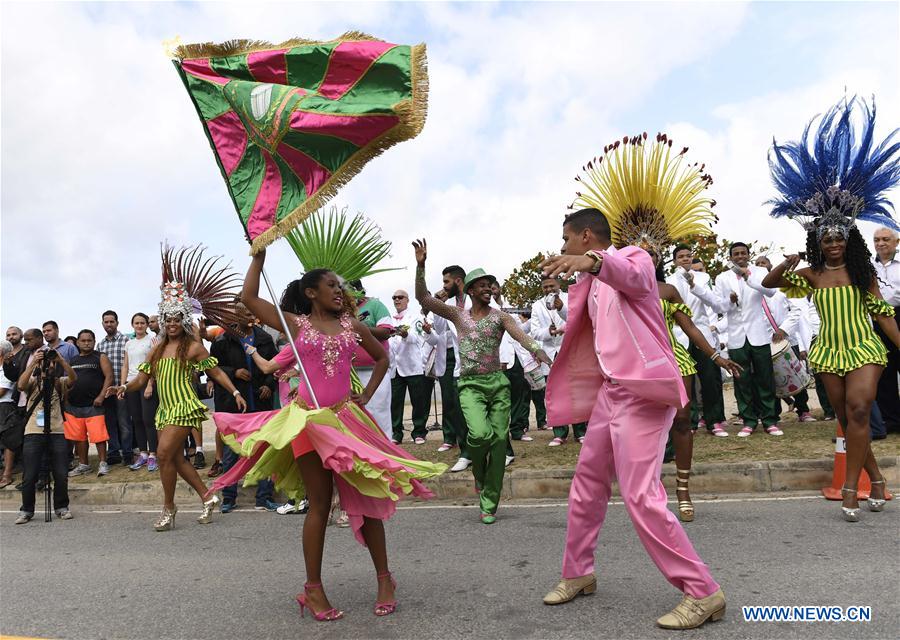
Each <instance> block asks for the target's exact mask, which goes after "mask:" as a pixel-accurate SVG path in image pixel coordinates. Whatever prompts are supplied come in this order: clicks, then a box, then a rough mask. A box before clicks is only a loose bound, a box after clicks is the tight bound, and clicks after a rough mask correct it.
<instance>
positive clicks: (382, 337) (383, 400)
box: [347, 280, 394, 438]
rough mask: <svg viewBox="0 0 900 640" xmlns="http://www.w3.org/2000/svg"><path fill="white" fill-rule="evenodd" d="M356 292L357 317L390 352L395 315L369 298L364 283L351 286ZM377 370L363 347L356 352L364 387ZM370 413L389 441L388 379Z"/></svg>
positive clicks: (356, 363) (355, 362)
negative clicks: (392, 315) (389, 340)
mask: <svg viewBox="0 0 900 640" xmlns="http://www.w3.org/2000/svg"><path fill="white" fill-rule="evenodd" d="M347 284H349V285H350V287H352V288H353V289H354V290H355V291H356V295H357V296H358V297H357V298H356V305H357V315H358V317H359V320H360V321H361V322H362V323H363V324H364V325H366V326H367V327H368V328H369V331H371V332H372V335H373V336H375V339H376V340H378V341H379V342H380V343H381V346H382V348H384V350H385V353H387V352H388V350H389V349H390V345H389V344H388V338H390V337H391V334H392V333H393V330H394V325H393V324H391V313H390V311H388V309H387V307H386V306H384V303H382V302H381V300H378V299H377V298H369V297H367V296H366V290H365V289H364V288H363V285H362V282H360V281H359V280H353V281H351V282H349V283H347ZM374 367H375V361H374V360H372V357H371V356H370V355H369V354H368V353H367V352H366V350H365V349H363V348H362V347H361V346H360V347H359V348H358V349H357V350H356V357H355V358H354V360H353V368H354V369H356V372H357V373H358V374H359V379H360V382H361V383H362V385H363V386H366V385H367V384H368V383H369V379H370V378H371V377H372V371H373V370H374ZM366 409H367V410H368V411H369V413H371V414H372V417H374V418H375V422H376V423H377V424H378V426H379V427H380V428H381V430H382V431H383V432H384V435H385V436H387V437H388V438H390V437H391V381H390V379H389V378H388V376H385V377H384V379H383V380H382V381H381V384H380V385H378V390H377V391H376V392H375V394H374V395H373V396H372V398H371V399H370V400H369V402H368V404H367V405H366Z"/></svg>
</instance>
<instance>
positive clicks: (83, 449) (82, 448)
mask: <svg viewBox="0 0 900 640" xmlns="http://www.w3.org/2000/svg"><path fill="white" fill-rule="evenodd" d="M7 451H9V449H7ZM10 453H12V452H10ZM75 455H76V456H78V462H80V463H81V464H87V463H88V442H87V440H85V441H84V442H81V441H80V440H79V441H78V442H76V443H75ZM4 460H5V458H4ZM101 462H102V460H101Z"/></svg>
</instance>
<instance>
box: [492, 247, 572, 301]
mask: <svg viewBox="0 0 900 640" xmlns="http://www.w3.org/2000/svg"><path fill="white" fill-rule="evenodd" d="M548 255H551V254H550V253H546V254H545V253H543V252H541V253H538V254H537V255H536V256H534V257H533V258H530V259H528V260H526V261H525V262H523V263H522V264H521V265H519V266H518V267H517V268H515V269H513V271H512V273H510V274H509V277H508V278H507V279H506V280H505V281H504V282H503V285H502V286H501V287H500V290H501V291H502V292H503V297H504V298H505V299H506V301H507V302H508V303H509V304H511V305H513V306H515V307H520V308H524V307H528V306H530V305H531V303H532V302H534V301H536V300H539V299H540V298H542V297H543V296H544V292H543V291H542V290H541V269H540V266H539V265H540V264H541V262H543V261H544V260H546V259H547V256H548ZM569 284H571V283H570V282H564V281H561V282H560V285H561V286H560V288H561V289H562V290H563V291H566V290H567V289H568V288H569Z"/></svg>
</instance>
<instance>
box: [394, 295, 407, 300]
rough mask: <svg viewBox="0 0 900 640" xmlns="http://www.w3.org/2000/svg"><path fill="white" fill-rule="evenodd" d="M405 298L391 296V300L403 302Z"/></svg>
mask: <svg viewBox="0 0 900 640" xmlns="http://www.w3.org/2000/svg"><path fill="white" fill-rule="evenodd" d="M404 298H406V296H391V300H403V299H404Z"/></svg>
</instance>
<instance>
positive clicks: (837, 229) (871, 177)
mask: <svg viewBox="0 0 900 640" xmlns="http://www.w3.org/2000/svg"><path fill="white" fill-rule="evenodd" d="M857 107H858V108H857ZM854 111H859V112H861V114H862V116H861V118H858V120H859V121H860V122H859V124H858V125H854V121H853V114H854ZM817 119H818V120H819V123H818V128H816V130H815V131H812V129H813V125H814V124H815V122H816V120H817ZM898 131H900V130H897V129H895V130H894V131H892V132H891V134H890V135H889V136H888V137H887V138H885V139H884V141H883V142H881V144H879V145H878V146H877V147H876V146H875V145H874V132H875V99H874V98H873V99H872V107H871V109H870V108H869V105H868V104H867V103H866V101H865V100H862V99H859V98H855V97H854V98H852V99H850V100H846V99H845V100H843V101H841V102H839V103H838V104H836V105H835V106H833V107H832V108H831V109H829V110H828V112H827V113H826V114H825V115H824V116H822V117H821V118H819V117H818V116H816V117H815V118H813V119H812V120H811V121H810V122H809V124H807V125H806V128H805V129H804V130H803V135H802V136H801V137H800V140H799V141H798V142H788V143H786V144H781V145H780V144H778V143H777V142H776V141H775V140H773V141H772V149H771V151H770V153H769V168H770V169H771V171H772V181H773V182H774V183H775V187H776V188H777V189H778V191H779V192H780V193H781V196H780V197H778V198H775V199H772V200H769V201H768V202H767V203H766V204H771V205H772V213H771V215H772V216H774V217H776V218H780V217H787V218H790V219H792V220H796V221H798V222H799V223H800V224H802V225H803V228H804V229H806V230H807V231H812V230H815V232H816V236H817V238H818V239H820V240H821V238H822V237H823V236H824V235H830V234H832V233H834V234H840V235H842V236H843V237H844V238H846V237H847V234H848V233H849V232H850V228H851V227H852V226H854V224H855V222H856V220H867V221H869V222H875V223H877V224H880V225H884V226H885V227H889V228H891V229H897V230H900V226H898V224H897V221H896V220H894V218H893V217H892V216H891V212H892V211H893V208H894V207H893V205H892V204H891V202H890V201H889V200H888V199H887V198H886V197H885V195H884V194H885V192H887V191H888V190H889V189H891V188H892V187H894V186H896V185H897V183H898V182H900V155H898V153H897V152H898V151H900V142H892V141H893V139H894V136H895V135H896V134H897V133H898Z"/></svg>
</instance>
